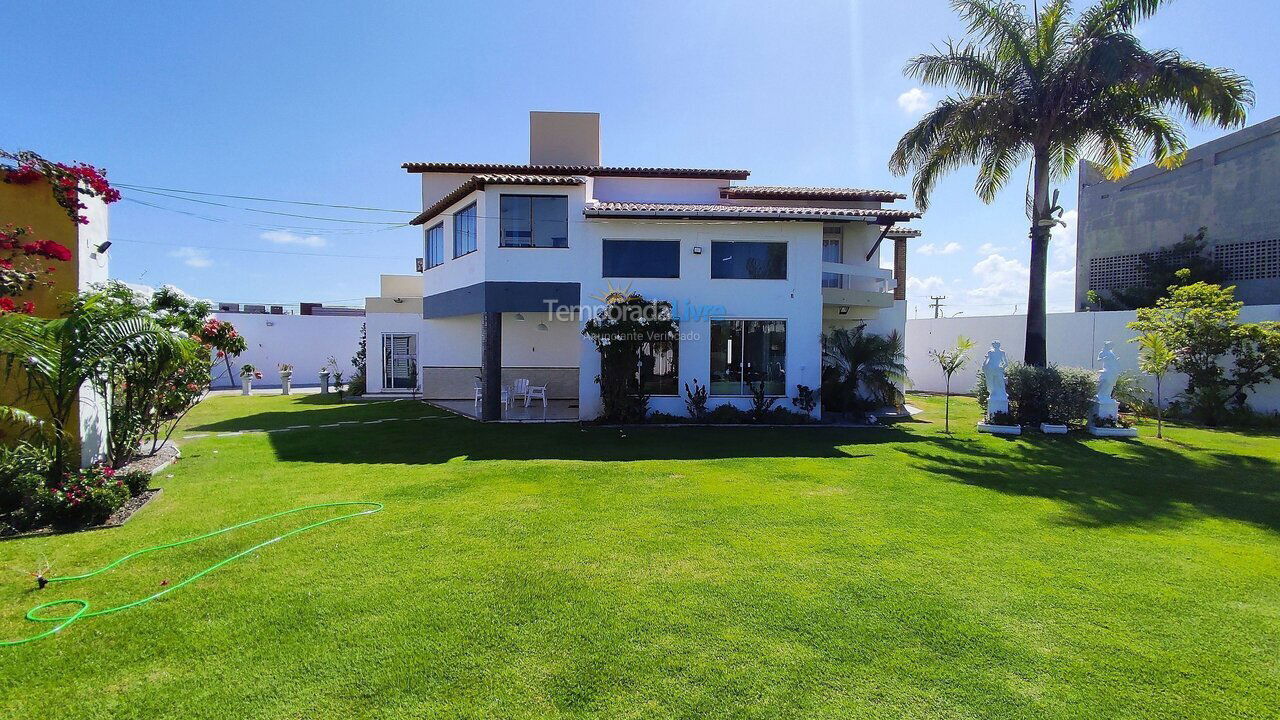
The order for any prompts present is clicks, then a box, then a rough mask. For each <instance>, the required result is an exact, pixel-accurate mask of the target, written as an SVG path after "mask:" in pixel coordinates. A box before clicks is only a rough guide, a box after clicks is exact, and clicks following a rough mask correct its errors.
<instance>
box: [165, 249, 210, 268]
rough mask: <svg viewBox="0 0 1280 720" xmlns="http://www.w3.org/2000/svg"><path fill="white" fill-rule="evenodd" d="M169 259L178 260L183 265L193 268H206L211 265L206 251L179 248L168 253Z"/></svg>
mask: <svg viewBox="0 0 1280 720" xmlns="http://www.w3.org/2000/svg"><path fill="white" fill-rule="evenodd" d="M169 257H172V258H178V259H179V260H181V261H182V264H183V265H186V266H187V267H193V268H207V267H209V266H210V265H212V264H213V260H211V259H210V258H209V253H208V251H206V250H202V249H200V248H193V247H180V248H178V249H177V250H174V251H173V252H171V253H169Z"/></svg>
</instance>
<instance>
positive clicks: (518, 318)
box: [516, 313, 524, 322]
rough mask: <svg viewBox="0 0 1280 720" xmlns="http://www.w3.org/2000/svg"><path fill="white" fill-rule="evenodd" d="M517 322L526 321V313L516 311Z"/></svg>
mask: <svg viewBox="0 0 1280 720" xmlns="http://www.w3.org/2000/svg"><path fill="white" fill-rule="evenodd" d="M516 322H524V313H516Z"/></svg>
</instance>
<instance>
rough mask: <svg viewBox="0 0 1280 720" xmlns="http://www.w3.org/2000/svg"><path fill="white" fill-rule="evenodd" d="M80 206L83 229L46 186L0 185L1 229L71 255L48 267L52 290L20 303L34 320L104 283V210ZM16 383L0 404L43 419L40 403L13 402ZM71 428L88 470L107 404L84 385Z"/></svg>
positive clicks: (6, 387)
mask: <svg viewBox="0 0 1280 720" xmlns="http://www.w3.org/2000/svg"><path fill="white" fill-rule="evenodd" d="M80 201H81V202H83V203H84V204H85V205H86V207H85V208H84V209H82V210H81V211H80V214H81V215H83V216H84V217H86V218H88V220H89V223H88V224H87V225H81V224H78V223H76V222H75V221H74V220H72V219H71V218H70V217H69V216H68V215H67V211H66V210H65V209H64V208H63V207H62V206H61V205H59V204H58V203H57V201H56V200H54V197H53V193H52V192H50V188H49V184H48V183H46V182H44V181H40V182H33V183H28V184H16V183H5V182H0V226H4V225H8V224H13V225H16V226H18V227H30V228H31V229H32V230H33V231H34V236H35V237H36V238H37V239H42V240H53V241H54V242H57V243H59V244H60V245H62V246H64V247H66V248H68V249H70V250H71V259H70V260H69V261H67V262H55V263H50V267H52V268H54V272H53V273H52V274H51V275H50V280H51V281H52V283H53V284H52V287H37V288H35V289H34V290H32V291H30V292H28V293H26V294H25V295H23V296H21V297H20V298H19V300H31V301H33V302H34V303H35V307H36V309H35V314H36V315H38V316H40V317H47V318H52V317H57V316H58V315H59V312H58V308H59V307H60V305H61V303H62V302H63V301H64V300H66V299H67V298H68V297H69V296H71V295H74V294H75V293H77V292H80V291H82V290H87V289H88V288H89V286H90V285H94V284H100V283H104V282H106V281H107V249H108V247H109V246H110V243H109V242H108V240H107V206H106V204H105V203H103V202H102V200H101V199H99V198H96V197H90V196H88V195H81V196H80ZM18 382H19V381H18V380H17V379H16V378H14V379H11V380H10V381H9V382H8V383H3V384H0V404H4V405H16V406H18V407H23V408H25V409H26V410H29V411H31V412H33V413H35V414H36V415H41V414H42V409H41V404H40V403H39V402H30V401H27V402H23V401H19V400H18V399H17V398H18V397H19V395H20V390H21V389H20V387H19V386H18V385H17V383H18ZM70 426H78V427H79V430H80V460H81V463H82V464H84V465H88V464H90V463H92V462H94V461H96V460H98V459H100V458H101V457H102V456H103V455H104V454H105V453H106V449H107V437H106V427H107V418H106V403H105V401H103V399H102V398H100V397H99V396H98V394H97V393H95V392H94V391H93V389H92V388H91V387H89V386H88V385H87V384H86V385H85V386H84V387H83V388H81V390H80V404H79V406H78V408H77V409H76V411H75V415H74V417H73V419H72V425H70ZM70 426H69V427H70Z"/></svg>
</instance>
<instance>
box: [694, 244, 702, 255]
mask: <svg viewBox="0 0 1280 720" xmlns="http://www.w3.org/2000/svg"><path fill="white" fill-rule="evenodd" d="M693 254H694V255H701V254H702V246H701V245H694V246H693Z"/></svg>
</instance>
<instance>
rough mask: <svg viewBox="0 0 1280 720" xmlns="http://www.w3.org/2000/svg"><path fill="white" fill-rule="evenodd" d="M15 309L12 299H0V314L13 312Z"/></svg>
mask: <svg viewBox="0 0 1280 720" xmlns="http://www.w3.org/2000/svg"><path fill="white" fill-rule="evenodd" d="M15 307H16V306H15V305H14V304H13V298H9V297H0V312H13V310H14V308H15Z"/></svg>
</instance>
